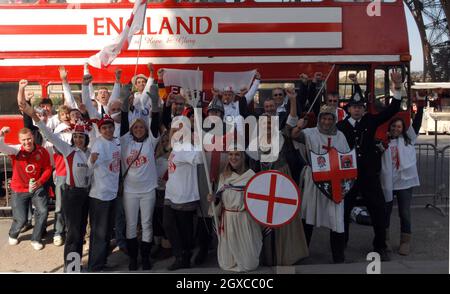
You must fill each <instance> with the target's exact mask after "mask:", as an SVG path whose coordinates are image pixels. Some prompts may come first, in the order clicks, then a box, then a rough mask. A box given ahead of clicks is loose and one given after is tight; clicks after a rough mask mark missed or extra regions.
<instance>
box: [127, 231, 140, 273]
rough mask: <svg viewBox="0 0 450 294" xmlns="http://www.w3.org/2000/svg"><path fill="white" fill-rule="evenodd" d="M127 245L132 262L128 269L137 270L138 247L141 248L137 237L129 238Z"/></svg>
mask: <svg viewBox="0 0 450 294" xmlns="http://www.w3.org/2000/svg"><path fill="white" fill-rule="evenodd" d="M127 247H128V256H129V258H130V263H129V264H128V270H130V271H136V270H137V269H138V266H137V257H138V248H139V246H138V240H137V238H133V239H127Z"/></svg>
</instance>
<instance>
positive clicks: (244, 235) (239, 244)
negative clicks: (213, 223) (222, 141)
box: [217, 169, 262, 272]
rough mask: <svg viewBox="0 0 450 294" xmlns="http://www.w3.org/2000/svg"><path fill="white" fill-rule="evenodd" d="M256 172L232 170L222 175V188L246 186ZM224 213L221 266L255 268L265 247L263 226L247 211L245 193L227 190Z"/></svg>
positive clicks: (220, 246) (219, 249)
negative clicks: (225, 176) (226, 175)
mask: <svg viewBox="0 0 450 294" xmlns="http://www.w3.org/2000/svg"><path fill="white" fill-rule="evenodd" d="M254 174H255V173H254V172H253V171H252V170H251V169H249V170H247V171H246V172H245V173H243V174H242V175H238V174H236V173H232V174H231V176H230V177H228V178H226V179H224V178H223V176H221V177H220V181H219V190H220V189H221V188H222V187H223V186H224V185H228V184H232V185H234V186H245V185H246V184H247V182H248V181H249V180H250V178H251V177H252V176H253V175H254ZM221 202H222V208H223V209H222V215H221V222H220V227H222V226H223V232H221V235H220V237H219V244H218V248H217V257H218V261H219V266H220V268H222V269H224V270H228V271H238V272H242V271H252V270H255V269H256V268H257V267H258V265H259V256H260V253H261V249H262V233H261V227H260V226H259V225H258V224H257V223H256V222H255V221H254V220H253V219H252V218H251V216H250V214H249V213H248V212H247V211H245V206H244V192H239V191H235V190H232V189H225V190H224V191H223V193H222V200H221Z"/></svg>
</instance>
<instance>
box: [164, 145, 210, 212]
mask: <svg viewBox="0 0 450 294" xmlns="http://www.w3.org/2000/svg"><path fill="white" fill-rule="evenodd" d="M193 148H194V147H193V146H192V151H176V150H173V151H172V153H171V154H170V156H169V168H168V170H169V180H168V181H167V184H166V199H169V200H170V201H171V202H172V203H175V204H182V203H188V202H193V201H197V200H200V193H199V191H198V179H197V164H200V163H202V162H203V160H202V156H201V152H200V151H194V150H193Z"/></svg>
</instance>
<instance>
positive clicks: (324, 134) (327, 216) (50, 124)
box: [0, 65, 421, 272]
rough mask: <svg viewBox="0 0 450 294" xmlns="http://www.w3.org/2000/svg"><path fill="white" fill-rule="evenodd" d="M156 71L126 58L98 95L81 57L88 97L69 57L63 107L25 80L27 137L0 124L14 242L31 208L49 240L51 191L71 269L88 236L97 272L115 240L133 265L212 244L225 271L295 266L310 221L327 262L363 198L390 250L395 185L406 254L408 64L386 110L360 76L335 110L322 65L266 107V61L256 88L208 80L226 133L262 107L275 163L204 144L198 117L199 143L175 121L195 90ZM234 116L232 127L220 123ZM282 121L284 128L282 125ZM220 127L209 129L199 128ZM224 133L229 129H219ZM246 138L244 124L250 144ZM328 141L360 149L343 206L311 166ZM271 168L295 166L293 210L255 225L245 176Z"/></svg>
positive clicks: (214, 113) (411, 127)
mask: <svg viewBox="0 0 450 294" xmlns="http://www.w3.org/2000/svg"><path fill="white" fill-rule="evenodd" d="M149 71H150V75H144V74H139V75H136V76H135V77H133V79H132V81H131V82H130V83H127V84H121V70H120V69H118V70H116V72H115V84H114V87H113V89H112V91H111V92H110V91H109V90H108V89H107V88H99V89H97V92H95V91H94V87H93V83H92V82H93V77H92V76H91V75H90V74H89V72H88V70H87V68H85V71H84V76H83V84H82V94H81V101H80V100H78V101H77V99H75V98H74V95H73V93H72V92H71V88H70V84H69V82H68V72H67V71H66V70H65V69H64V68H63V67H61V68H59V72H60V77H61V80H62V85H63V89H64V105H62V106H60V107H59V108H58V113H57V114H56V115H53V105H52V100H50V99H48V98H43V99H41V100H40V102H39V103H38V105H35V106H32V104H31V102H32V98H33V97H32V95H29V94H28V93H26V91H25V88H26V86H27V84H28V82H27V81H26V80H21V81H20V82H19V91H18V96H17V101H18V105H19V109H20V111H21V112H22V114H23V117H24V124H25V128H23V129H22V130H20V132H19V134H18V136H19V141H20V145H8V144H5V142H4V136H5V134H6V133H8V132H9V128H8V127H7V126H4V127H3V128H2V129H1V130H0V152H3V153H5V154H7V155H9V156H10V158H11V161H12V167H13V175H12V182H11V189H12V211H13V223H12V225H11V229H10V231H9V244H10V245H12V246H13V245H16V244H18V243H19V240H20V237H19V235H20V232H21V230H22V229H23V227H24V226H26V225H27V223H28V220H29V219H30V215H31V214H33V215H34V228H33V233H32V237H31V245H32V246H33V248H34V249H36V250H41V249H43V247H44V246H43V243H42V238H43V235H44V234H45V233H46V227H47V217H48V208H47V207H48V197H49V193H51V192H50V191H54V194H55V198H56V204H55V225H54V236H53V243H54V245H55V246H62V245H63V244H64V265H65V266H64V269H65V271H70V269H69V268H68V266H69V259H68V255H69V254H70V253H77V254H79V256H82V253H83V245H84V244H85V243H86V242H85V237H86V235H89V241H88V246H89V257H88V264H87V270H88V271H91V272H97V271H102V270H104V268H105V266H106V264H107V259H108V255H109V254H110V253H111V248H112V247H113V246H112V244H114V246H118V247H119V249H120V250H122V251H123V252H124V253H126V254H127V255H128V257H129V265H128V268H129V270H130V271H135V270H138V269H139V265H141V267H142V270H150V269H151V268H152V264H153V261H154V260H157V259H166V258H169V257H172V256H173V257H174V262H173V263H172V264H171V265H170V266H169V267H168V270H177V269H182V268H189V267H191V266H192V262H193V263H194V264H195V265H201V264H202V263H204V262H205V261H206V259H207V256H208V252H209V250H211V249H212V248H213V246H214V244H216V241H217V248H216V249H217V259H218V265H219V266H220V268H222V269H224V270H229V271H252V270H255V269H256V268H257V267H258V266H260V265H267V266H275V265H293V264H296V263H298V262H300V261H301V260H303V259H304V258H306V257H307V256H308V255H309V248H308V247H309V245H310V242H311V238H312V233H313V229H314V227H325V228H328V229H329V230H330V244H331V255H332V260H333V262H335V263H343V262H345V261H346V259H345V248H346V246H347V244H348V242H349V241H350V231H349V228H350V227H349V224H350V213H351V211H352V209H353V207H354V206H355V205H356V202H357V199H358V198H361V199H362V200H363V203H364V205H365V206H366V207H367V209H368V211H369V213H370V217H371V223H372V226H373V230H374V239H373V248H374V251H376V252H378V253H379V254H380V256H381V259H382V260H383V261H386V260H389V259H390V252H391V248H390V245H389V223H390V215H391V212H392V207H393V200H394V195H395V196H396V198H397V199H398V204H399V215H400V220H401V244H400V250H399V253H400V254H402V255H408V254H409V252H410V240H411V214H410V204H411V197H412V189H413V187H416V186H418V185H419V178H418V173H417V168H416V161H415V149H414V142H415V139H416V137H417V134H418V130H419V128H420V122H421V110H419V112H418V113H417V114H416V115H415V117H414V122H412V123H411V121H410V120H411V118H410V117H408V119H407V120H405V119H404V118H402V117H400V116H395V115H396V113H397V112H399V110H400V103H401V90H402V87H403V79H402V75H401V73H400V72H397V71H394V72H393V73H392V74H391V77H390V78H391V81H392V85H391V93H392V97H390V98H391V102H390V104H389V106H387V107H386V108H385V109H384V110H382V111H381V112H379V113H378V114H371V113H369V112H368V111H367V100H368V99H367V93H363V92H362V90H361V88H360V87H359V85H358V82H357V78H356V76H355V75H350V76H349V78H350V80H352V81H353V83H354V91H353V92H354V93H353V95H352V97H351V99H350V101H349V102H348V103H347V104H346V106H345V109H342V108H340V107H339V102H340V97H339V93H337V92H331V93H325V92H324V91H322V89H321V85H322V83H323V76H322V74H321V73H316V74H314V76H313V77H312V78H310V77H308V76H307V75H306V74H301V75H300V79H299V82H298V87H297V88H298V89H297V90H296V89H295V88H286V89H284V88H274V89H272V95H271V97H268V98H267V99H265V100H264V102H263V109H257V108H255V107H254V103H253V99H254V96H255V93H256V91H257V89H258V87H259V83H260V79H261V76H260V74H259V73H258V72H256V74H255V76H254V78H253V81H252V84H251V86H250V87H249V88H248V89H241V90H240V91H236V90H235V89H233V88H232V87H225V88H223V89H212V91H211V93H212V95H213V97H211V102H210V103H209V104H208V105H207V107H204V109H203V112H202V115H203V118H205V117H207V116H209V117H216V118H218V119H219V120H221V121H223V122H224V124H223V130H224V132H225V134H227V133H228V134H229V133H230V132H231V133H232V135H233V136H235V135H236V134H237V133H236V132H235V128H234V127H235V126H236V125H235V124H236V122H238V120H237V118H239V117H240V118H245V117H248V116H255V117H266V118H267V124H265V125H264V126H263V127H264V128H267V132H268V134H269V136H268V143H269V146H270V144H272V143H274V142H272V141H271V140H272V138H277V139H276V140H278V141H277V142H276V143H279V152H277V154H276V158H275V160H272V161H270V162H267V161H265V160H262V157H263V156H264V155H265V154H267V153H268V152H270V150H269V151H268V150H267V148H266V149H265V150H256V151H255V150H246V146H239V144H234V145H233V146H227V147H228V148H226V150H213V151H202V150H198V149H196V148H194V138H195V130H194V128H193V127H192V128H190V129H189V130H188V131H190V132H191V134H192V136H191V140H185V138H183V136H182V137H177V136H176V134H177V131H179V130H180V129H181V126H180V121H181V122H182V121H183V120H182V119H181V118H183V117H184V118H187V119H189V121H190V122H191V124H192V126H193V125H194V117H195V116H194V112H195V111H194V107H193V106H197V105H192V103H190V102H191V101H192V100H193V96H194V94H195V93H194V92H193V91H189V90H188V89H179V88H177V87H173V86H175V85H164V83H163V77H164V70H163V69H160V70H159V71H158V72H157V74H155V73H154V72H153V67H152V66H151V65H149ZM167 86H169V87H167ZM165 89H170V90H166V91H164V90H165ZM317 97H319V99H317ZM322 97H323V98H324V99H323V100H324V103H322ZM230 117H231V118H233V119H234V120H231V121H233V125H232V126H231V127H230V123H226V122H227V121H228V122H229V121H230V119H229V118H230ZM394 117H395V118H394ZM275 118H276V120H275ZM275 121H278V122H279V128H278V129H275V130H274V129H273V128H271V123H273V122H275ZM386 122H389V127H388V134H387V135H386V138H385V140H379V139H377V138H376V137H375V133H376V130H377V129H378V127H379V126H381V125H382V124H384V123H386ZM260 127H261V126H260ZM214 130H216V129H215V128H211V127H203V131H205V132H208V131H212V132H214ZM274 132H275V133H274ZM275 135H276V136H275ZM224 137H226V136H223V134H222V133H221V134H217V136H216V137H215V138H216V139H217V140H223V138H224ZM248 139H249V138H248V135H247V137H246V140H244V145H246V144H248ZM224 144H226V142H224ZM272 145H273V144H272ZM175 147H178V148H175ZM330 148H335V149H337V150H338V151H339V152H341V153H346V152H349V151H350V150H352V149H355V151H356V158H357V170H358V177H357V179H356V181H355V183H354V185H353V187H352V188H351V189H350V191H349V192H348V193H346V194H345V195H342V198H343V199H344V200H343V201H341V202H339V203H336V202H335V201H332V200H331V199H330V198H328V197H326V196H325V195H324V192H323V191H322V190H321V189H319V187H318V186H317V185H316V183H315V182H314V180H313V176H312V173H313V172H312V169H311V152H314V153H317V154H324V153H326V152H328V151H329V150H330ZM205 165H206V166H207V167H208V168H206V169H205V168H204V166H205ZM266 170H277V171H280V172H282V173H284V174H286V175H288V176H290V177H292V179H293V180H294V181H295V183H296V184H297V185H298V186H299V187H300V189H301V191H302V201H301V209H300V211H299V213H298V215H297V216H296V217H295V218H294V219H293V220H292V221H291V222H290V223H289V224H287V225H284V226H282V227H279V228H271V229H270V228H266V227H263V226H262V225H260V224H258V223H257V222H256V221H255V220H254V219H253V218H252V217H251V216H250V214H249V213H248V212H247V211H246V209H245V205H244V187H245V186H246V184H247V182H248V181H249V180H250V179H251V178H252V177H253V176H254V175H255V174H256V173H258V172H260V171H266ZM207 172H209V174H207ZM213 216H218V217H217V218H214V217H213ZM215 219H216V220H215ZM196 247H198V250H197V254H196V256H195V258H192V257H193V256H192V255H193V252H194V248H196ZM362 254H363V253H362ZM139 256H140V262H139V258H138V257H139ZM192 259H193V260H192Z"/></svg>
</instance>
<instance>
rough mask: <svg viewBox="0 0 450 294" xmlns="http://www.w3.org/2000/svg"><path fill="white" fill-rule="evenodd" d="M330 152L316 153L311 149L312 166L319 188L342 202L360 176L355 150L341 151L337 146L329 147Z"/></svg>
mask: <svg viewBox="0 0 450 294" xmlns="http://www.w3.org/2000/svg"><path fill="white" fill-rule="evenodd" d="M327 150H328V153H326V154H316V153H314V152H312V151H311V168H312V172H313V173H312V176H313V180H314V183H315V184H316V186H317V187H318V188H319V190H320V191H321V192H322V193H323V194H325V196H327V197H328V198H330V199H331V200H333V201H334V202H335V203H340V202H341V201H342V199H343V196H344V195H345V194H347V193H348V191H350V189H351V187H352V186H353V183H354V181H355V179H356V178H357V176H358V170H357V168H356V154H355V150H352V151H351V152H349V153H339V152H338V151H337V150H336V149H335V148H333V147H331V148H327Z"/></svg>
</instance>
